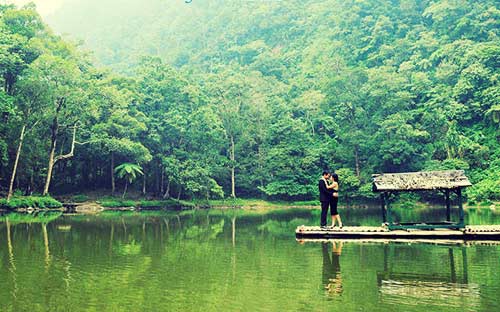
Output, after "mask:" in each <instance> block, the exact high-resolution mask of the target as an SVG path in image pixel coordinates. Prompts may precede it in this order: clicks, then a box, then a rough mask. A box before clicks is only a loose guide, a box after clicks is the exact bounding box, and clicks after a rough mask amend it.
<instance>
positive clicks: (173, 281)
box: [0, 209, 500, 311]
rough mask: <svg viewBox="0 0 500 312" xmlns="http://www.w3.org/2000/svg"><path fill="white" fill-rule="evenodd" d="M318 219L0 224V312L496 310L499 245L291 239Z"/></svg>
mask: <svg viewBox="0 0 500 312" xmlns="http://www.w3.org/2000/svg"><path fill="white" fill-rule="evenodd" d="M318 212H319V211H318V210H314V211H312V210H286V211H270V212H268V213H257V212H251V211H250V212H245V211H236V212H235V211H231V210H226V211H217V210H212V211H204V210H201V211H194V212H193V211H190V212H181V213H130V212H127V213H117V212H107V213H102V214H100V215H97V216H85V215H79V216H64V215H60V214H55V215H54V214H43V215H39V216H37V217H33V216H20V215H12V214H11V215H8V216H3V217H1V218H0V246H1V247H0V311H335V310H337V311H500V302H499V300H498V298H499V295H498V294H499V293H500V246H499V245H488V246H486V245H467V246H463V245H453V246H440V245H430V244H382V243H381V244H373V243H372V244H361V243H353V242H349V243H343V244H342V243H340V242H327V243H321V242H312V243H310V242H307V243H300V242H297V241H296V240H295V236H294V229H295V227H296V226H297V225H301V224H316V223H318V218H319V214H318ZM341 213H343V217H344V219H345V223H346V224H352V225H359V224H361V225H375V224H379V216H378V212H377V211H371V210H366V209H363V210H347V211H346V210H344V211H342V212H341ZM441 213H442V212H441V211H437V210H419V211H409V212H405V215H400V216H399V217H400V218H401V219H405V218H413V217H421V218H424V219H435V218H438V219H439V218H440V217H441ZM7 219H8V222H7ZM467 219H468V220H469V223H474V224H500V213H498V212H497V213H495V212H492V211H490V210H488V209H483V210H471V211H469V212H468V213H467Z"/></svg>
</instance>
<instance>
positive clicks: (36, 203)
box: [0, 196, 62, 210]
mask: <svg viewBox="0 0 500 312" xmlns="http://www.w3.org/2000/svg"><path fill="white" fill-rule="evenodd" d="M61 207H62V204H61V202H59V201H58V200H56V199H54V198H52V197H50V196H14V197H12V198H11V199H10V200H9V201H7V199H6V198H2V199H0V209H7V210H15V209H26V208H34V209H56V208H61Z"/></svg>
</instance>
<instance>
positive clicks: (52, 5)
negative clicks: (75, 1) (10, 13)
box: [0, 0, 64, 17]
mask: <svg viewBox="0 0 500 312" xmlns="http://www.w3.org/2000/svg"><path fill="white" fill-rule="evenodd" d="M5 2H7V3H14V4H16V5H17V6H22V5H24V4H26V3H28V2H34V3H35V4H36V7H37V9H38V13H40V15H42V16H44V17H45V16H47V15H49V14H50V13H52V12H54V11H55V10H56V9H57V8H59V7H60V6H61V5H62V3H63V2H64V0H0V3H5Z"/></svg>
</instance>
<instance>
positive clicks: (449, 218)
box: [445, 190, 451, 222]
mask: <svg viewBox="0 0 500 312" xmlns="http://www.w3.org/2000/svg"><path fill="white" fill-rule="evenodd" d="M445 196H446V221H448V222H450V221H451V204H450V190H446V191H445Z"/></svg>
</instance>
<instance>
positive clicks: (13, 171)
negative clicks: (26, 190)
mask: <svg viewBox="0 0 500 312" xmlns="http://www.w3.org/2000/svg"><path fill="white" fill-rule="evenodd" d="M25 131H26V125H23V127H22V129H21V135H20V136H19V144H18V145H17V152H16V160H15V161H14V168H12V176H11V177H10V184H9V193H8V194H7V201H9V200H10V198H11V197H12V193H13V191H14V190H13V189H14V180H15V179H16V171H17V165H18V164H19V157H20V155H21V149H22V147H23V141H24V132H25Z"/></svg>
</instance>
